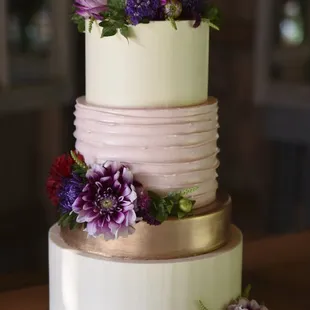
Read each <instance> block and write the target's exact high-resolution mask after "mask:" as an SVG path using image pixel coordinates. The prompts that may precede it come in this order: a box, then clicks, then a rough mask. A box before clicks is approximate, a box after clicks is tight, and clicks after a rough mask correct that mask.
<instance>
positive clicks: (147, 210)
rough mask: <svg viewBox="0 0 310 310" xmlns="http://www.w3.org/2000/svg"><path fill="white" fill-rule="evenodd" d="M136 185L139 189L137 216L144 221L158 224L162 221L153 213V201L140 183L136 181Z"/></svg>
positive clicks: (153, 224)
mask: <svg viewBox="0 0 310 310" xmlns="http://www.w3.org/2000/svg"><path fill="white" fill-rule="evenodd" d="M135 187H136V190H137V196H138V198H137V203H136V210H137V216H138V217H140V218H142V219H143V221H145V222H146V223H148V224H149V225H152V226H158V225H160V224H161V223H160V222H159V221H157V220H156V218H155V216H153V215H152V213H151V206H152V201H151V198H150V196H149V195H148V193H147V191H146V190H145V189H144V188H143V186H142V185H141V184H140V183H137V182H136V183H135Z"/></svg>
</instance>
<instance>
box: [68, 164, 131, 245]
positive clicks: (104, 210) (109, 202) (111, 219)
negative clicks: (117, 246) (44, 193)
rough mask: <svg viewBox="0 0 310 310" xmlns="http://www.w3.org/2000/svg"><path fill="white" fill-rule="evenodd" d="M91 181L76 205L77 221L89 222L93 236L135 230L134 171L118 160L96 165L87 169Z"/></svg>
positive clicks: (88, 226) (126, 232) (111, 236)
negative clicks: (117, 161)
mask: <svg viewBox="0 0 310 310" xmlns="http://www.w3.org/2000/svg"><path fill="white" fill-rule="evenodd" d="M86 178H87V181H88V182H87V184H86V186H85V187H84V188H83V191H82V193H81V194H80V195H79V197H78V198H77V199H76V200H75V202H74V204H73V206H72V209H73V211H74V212H75V213H76V214H78V217H77V222H78V223H86V229H85V231H87V232H88V234H89V235H91V236H94V237H96V236H99V235H104V238H105V239H106V240H110V239H116V238H118V237H121V236H122V237H127V236H128V235H129V234H132V233H133V232H134V228H133V226H134V224H135V223H136V213H135V210H134V208H135V204H136V200H137V194H136V190H135V187H134V186H133V175H132V173H131V171H130V170H129V169H128V168H127V167H125V166H123V165H121V164H119V163H116V162H106V163H105V164H104V165H103V166H100V165H94V166H93V167H92V168H91V169H89V170H88V171H87V173H86Z"/></svg>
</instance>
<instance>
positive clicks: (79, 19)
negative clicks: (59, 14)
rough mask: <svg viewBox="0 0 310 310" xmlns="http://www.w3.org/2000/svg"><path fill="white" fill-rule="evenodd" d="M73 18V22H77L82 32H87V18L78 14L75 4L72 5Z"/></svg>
mask: <svg viewBox="0 0 310 310" xmlns="http://www.w3.org/2000/svg"><path fill="white" fill-rule="evenodd" d="M71 20H72V21H73V23H75V24H76V25H77V28H78V31H79V32H81V33H84V32H85V28H86V26H85V25H86V21H85V18H84V17H83V16H80V15H78V14H76V9H75V7H74V6H72V16H71Z"/></svg>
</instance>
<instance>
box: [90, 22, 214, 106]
mask: <svg viewBox="0 0 310 310" xmlns="http://www.w3.org/2000/svg"><path fill="white" fill-rule="evenodd" d="M176 24H177V28H178V29H177V30H175V29H173V27H171V25H170V22H169V21H156V22H150V23H149V24H139V25H137V26H134V27H131V28H130V31H131V32H132V33H131V37H130V39H129V40H128V41H127V40H126V39H125V38H124V37H122V36H121V35H120V34H117V35H115V36H112V37H105V38H100V32H101V30H100V28H99V26H98V25H97V24H96V23H95V24H94V25H93V29H92V31H91V32H90V33H89V32H86V101H87V102H88V103H90V104H92V105H97V106H105V107H120V108H126V107H130V108H135V107H139V108H148V107H151V108H154V107H180V106H190V105H197V104H200V103H203V102H205V101H206V100H207V98H208V71H209V25H208V23H201V25H200V26H199V27H198V28H193V21H178V22H177V23H176Z"/></svg>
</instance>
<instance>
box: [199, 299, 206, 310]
mask: <svg viewBox="0 0 310 310" xmlns="http://www.w3.org/2000/svg"><path fill="white" fill-rule="evenodd" d="M198 305H199V309H200V310H208V309H207V307H206V306H205V305H204V304H203V302H202V301H201V300H199V301H198Z"/></svg>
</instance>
